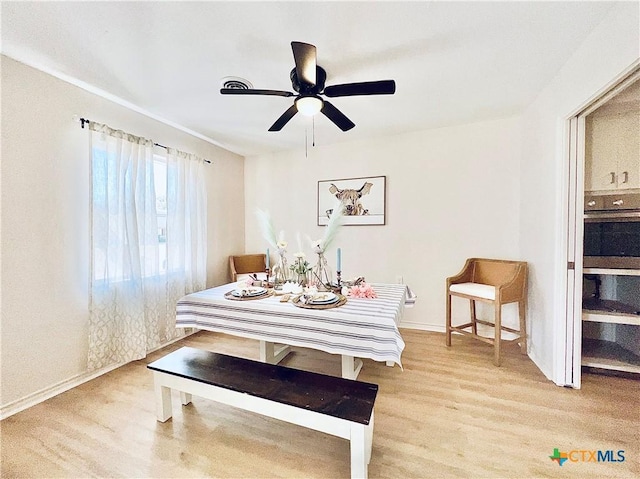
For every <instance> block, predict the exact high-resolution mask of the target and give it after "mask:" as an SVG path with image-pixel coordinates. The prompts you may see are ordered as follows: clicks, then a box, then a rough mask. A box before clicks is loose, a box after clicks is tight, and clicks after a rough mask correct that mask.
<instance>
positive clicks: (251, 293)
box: [231, 287, 267, 298]
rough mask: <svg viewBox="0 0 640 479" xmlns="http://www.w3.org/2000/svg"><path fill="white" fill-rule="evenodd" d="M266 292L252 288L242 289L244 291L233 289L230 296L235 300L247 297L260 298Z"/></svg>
mask: <svg viewBox="0 0 640 479" xmlns="http://www.w3.org/2000/svg"><path fill="white" fill-rule="evenodd" d="M266 292H267V290H266V289H265V288H262V287H253V288H244V289H234V290H233V291H232V292H231V294H232V295H234V296H235V297H236V298H244V297H247V296H260V295H261V294H264V293H266Z"/></svg>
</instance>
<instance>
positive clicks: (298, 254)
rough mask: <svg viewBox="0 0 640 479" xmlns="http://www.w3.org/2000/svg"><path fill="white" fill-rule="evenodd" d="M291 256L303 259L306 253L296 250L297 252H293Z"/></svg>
mask: <svg viewBox="0 0 640 479" xmlns="http://www.w3.org/2000/svg"><path fill="white" fill-rule="evenodd" d="M293 256H295V257H296V258H297V259H304V258H305V257H306V256H307V255H306V254H304V253H303V252H302V251H298V252H297V253H294V254H293Z"/></svg>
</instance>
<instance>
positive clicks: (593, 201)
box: [587, 200, 596, 206]
mask: <svg viewBox="0 0 640 479" xmlns="http://www.w3.org/2000/svg"><path fill="white" fill-rule="evenodd" d="M595 205H596V202H595V200H591V201H589V202H587V206H595Z"/></svg>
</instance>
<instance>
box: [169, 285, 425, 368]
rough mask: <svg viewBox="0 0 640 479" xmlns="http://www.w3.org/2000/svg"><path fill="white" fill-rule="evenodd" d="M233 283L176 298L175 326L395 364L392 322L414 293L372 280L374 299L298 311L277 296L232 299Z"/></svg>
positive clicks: (399, 345)
mask: <svg viewBox="0 0 640 479" xmlns="http://www.w3.org/2000/svg"><path fill="white" fill-rule="evenodd" d="M234 287H235V283H231V284H225V285H223V286H218V287H216V288H211V289H207V290H204V291H200V292H197V293H192V294H189V295H187V296H185V297H184V298H182V299H180V300H179V301H178V305H177V313H176V327H178V328H198V329H205V330H208V331H216V332H221V333H227V334H232V335H235V336H242V337H245V338H252V339H258V340H262V341H267V342H272V343H280V344H288V345H291V346H301V347H305V348H312V349H318V350H320V351H325V352H327V353H331V354H341V355H347V356H353V357H356V358H370V359H373V360H375V361H393V362H395V363H397V364H399V365H401V362H400V356H401V354H402V351H403V349H404V341H403V340H402V337H401V336H400V332H399V331H398V323H399V322H400V318H401V317H402V313H403V311H404V307H405V302H406V303H407V305H408V306H411V305H413V302H415V295H413V294H412V293H411V291H410V290H409V288H407V287H406V286H405V285H402V284H372V287H373V289H374V291H375V292H376V293H377V295H378V297H377V298H376V299H359V298H351V297H349V298H348V300H347V303H346V304H345V305H344V306H340V307H338V308H332V309H324V310H315V309H303V308H298V307H297V306H294V305H293V304H291V303H281V302H280V298H279V297H278V296H271V297H268V298H265V299H258V300H252V301H232V300H228V299H225V298H224V294H225V293H226V292H228V291H231V290H232V289H234Z"/></svg>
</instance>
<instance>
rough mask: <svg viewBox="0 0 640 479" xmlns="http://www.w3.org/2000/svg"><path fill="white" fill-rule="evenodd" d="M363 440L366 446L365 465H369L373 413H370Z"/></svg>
mask: <svg viewBox="0 0 640 479" xmlns="http://www.w3.org/2000/svg"><path fill="white" fill-rule="evenodd" d="M365 440H366V445H367V464H369V463H370V462H371V449H372V447H373V411H371V419H370V420H369V425H368V426H367V427H366V428H365Z"/></svg>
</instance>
